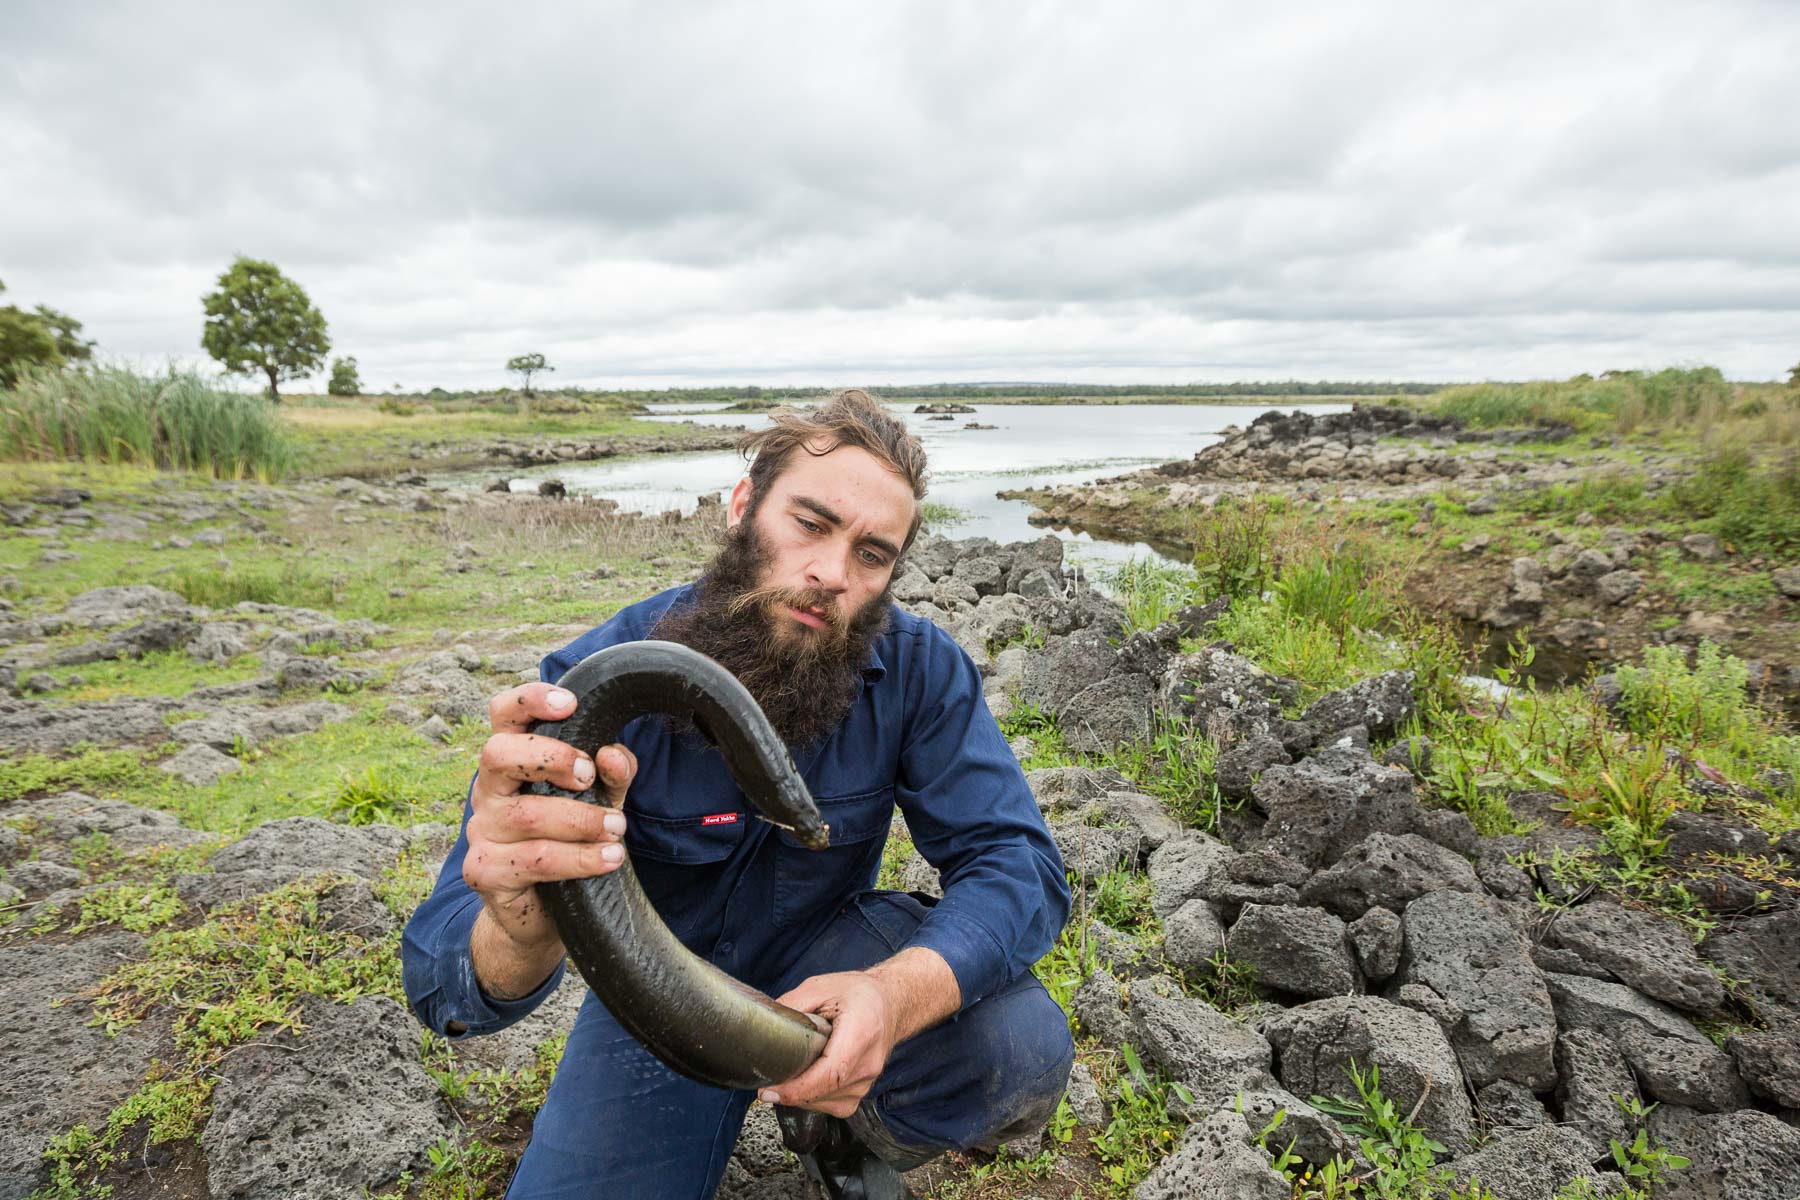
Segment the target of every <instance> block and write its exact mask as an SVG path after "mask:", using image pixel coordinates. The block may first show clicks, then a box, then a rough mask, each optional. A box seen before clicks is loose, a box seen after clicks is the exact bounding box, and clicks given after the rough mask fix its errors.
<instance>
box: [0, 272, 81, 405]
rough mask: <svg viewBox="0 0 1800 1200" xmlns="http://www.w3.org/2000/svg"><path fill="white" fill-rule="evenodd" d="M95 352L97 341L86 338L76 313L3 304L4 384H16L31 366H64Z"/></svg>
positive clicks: (0, 351) (1, 286)
mask: <svg viewBox="0 0 1800 1200" xmlns="http://www.w3.org/2000/svg"><path fill="white" fill-rule="evenodd" d="M5 290H6V284H5V283H0V292H4V291H5ZM93 356H94V343H92V342H89V341H84V340H83V339H82V337H81V322H80V321H77V320H76V319H75V318H74V317H71V316H68V315H67V314H65V313H59V312H57V311H56V310H55V309H54V308H46V307H45V306H44V305H42V304H40V305H38V306H37V311H36V312H26V311H25V310H24V309H22V308H20V307H18V306H17V305H14V304H8V305H7V306H6V307H4V308H0V387H10V386H12V385H13V384H14V383H16V382H17V381H18V378H19V375H20V373H21V372H23V371H24V370H25V369H26V368H28V367H60V366H62V365H64V364H65V363H70V362H78V361H82V360H85V359H89V358H92V357H93Z"/></svg>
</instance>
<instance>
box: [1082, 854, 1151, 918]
mask: <svg viewBox="0 0 1800 1200" xmlns="http://www.w3.org/2000/svg"><path fill="white" fill-rule="evenodd" d="M1150 890H1151V889H1150V877H1149V876H1148V875H1140V874H1138V873H1137V872H1135V871H1130V870H1127V869H1126V868H1124V867H1117V868H1114V869H1113V870H1111V871H1108V872H1107V873H1106V874H1104V875H1102V876H1101V877H1100V878H1099V879H1097V880H1095V881H1094V888H1093V891H1092V893H1091V900H1090V903H1091V906H1092V911H1093V914H1094V916H1095V917H1096V918H1097V919H1098V920H1099V921H1101V922H1102V923H1103V924H1106V925H1110V926H1111V927H1112V928H1114V929H1118V930H1121V931H1123V932H1125V933H1134V934H1135V933H1144V932H1146V931H1150V930H1153V929H1154V928H1155V927H1156V925H1157V920H1156V914H1154V913H1153V912H1151V911H1150Z"/></svg>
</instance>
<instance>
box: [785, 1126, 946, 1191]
mask: <svg viewBox="0 0 1800 1200" xmlns="http://www.w3.org/2000/svg"><path fill="white" fill-rule="evenodd" d="M775 1120H776V1123H777V1124H779V1125H780V1126H781V1143H782V1145H784V1146H786V1147H787V1148H788V1149H789V1150H792V1151H793V1152H794V1153H795V1154H796V1155H797V1156H798V1157H799V1159H800V1166H801V1169H802V1170H804V1171H805V1172H806V1177H807V1178H808V1179H810V1180H811V1181H812V1184H813V1187H814V1188H815V1189H817V1191H818V1194H819V1195H820V1196H823V1197H825V1198H826V1200H917V1198H916V1197H915V1196H914V1195H913V1193H912V1192H911V1191H910V1190H909V1189H908V1188H907V1186H906V1181H905V1180H904V1179H902V1178H901V1177H900V1172H898V1171H896V1170H894V1168H893V1167H891V1166H889V1165H888V1164H887V1163H886V1162H885V1161H884V1160H883V1159H882V1158H881V1156H879V1155H877V1154H875V1153H873V1152H872V1151H870V1150H869V1148H868V1147H866V1146H864V1145H863V1144H862V1143H861V1142H859V1141H857V1140H856V1135H855V1134H853V1133H851V1132H850V1125H849V1123H848V1122H847V1121H845V1120H843V1119H842V1118H841V1117H833V1116H830V1115H828V1114H826V1113H822V1112H813V1111H812V1110H811V1109H804V1108H789V1107H787V1106H786V1105H781V1104H778V1105H776V1106H775Z"/></svg>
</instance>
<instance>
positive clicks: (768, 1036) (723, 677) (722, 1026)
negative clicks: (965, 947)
mask: <svg viewBox="0 0 1800 1200" xmlns="http://www.w3.org/2000/svg"><path fill="white" fill-rule="evenodd" d="M558 686H560V687H562V688H565V689H567V690H568V691H570V692H573V693H574V694H575V712H574V713H573V714H572V715H570V716H569V717H567V718H566V719H564V720H561V721H540V722H538V723H537V724H535V725H534V726H533V727H532V730H531V731H532V732H533V733H536V734H541V735H543V736H545V737H553V738H557V739H559V740H561V741H564V742H567V743H568V744H569V745H571V746H574V747H575V748H576V749H577V750H580V751H581V752H582V753H584V754H590V755H591V754H593V753H594V752H595V751H596V750H598V749H599V748H600V747H601V746H607V745H611V744H612V743H613V742H616V741H618V740H619V731H620V730H622V729H623V728H624V727H625V725H626V723H627V722H629V721H631V720H632V719H633V718H635V717H638V716H641V715H643V714H645V713H653V712H654V713H666V714H668V715H669V716H672V717H675V718H677V719H688V720H691V721H692V722H693V724H694V726H695V727H696V728H697V729H698V730H699V731H700V732H701V733H702V734H703V735H704V736H705V737H706V738H707V740H709V741H710V742H712V743H713V744H714V745H715V746H716V747H717V748H718V750H719V753H720V754H722V755H724V757H725V764H726V766H727V767H729V768H730V770H731V777H732V778H733V779H734V780H736V781H737V785H738V787H740V788H741V789H743V792H744V795H745V796H747V797H749V799H750V802H751V803H752V804H754V805H755V806H756V807H757V808H758V809H760V810H761V811H762V813H763V815H764V816H765V817H767V818H768V819H769V820H770V821H772V822H774V823H775V824H777V825H779V826H781V827H782V828H784V829H786V830H788V831H789V832H790V833H792V834H793V835H794V836H795V837H796V838H798V839H799V840H800V841H801V842H802V843H803V844H804V845H806V846H808V847H809V848H811V849H814V850H822V849H824V848H825V846H826V844H827V842H828V840H829V831H828V830H827V828H826V826H825V823H824V821H823V820H822V819H821V818H820V816H819V809H818V806H817V805H816V804H814V803H813V798H812V793H811V792H809V791H808V790H807V787H806V783H805V782H804V781H803V780H802V779H801V778H800V772H799V771H798V770H797V769H796V768H795V767H794V760H793V758H792V757H791V756H790V755H789V754H788V750H787V746H786V745H784V744H783V743H782V740H781V738H780V737H779V736H777V735H776V733H775V730H774V729H773V728H772V727H771V726H770V725H769V720H768V718H767V717H765V716H764V715H763V711H762V709H761V708H760V707H759V706H758V705H757V703H756V700H755V699H754V698H753V697H752V696H751V695H750V693H749V692H748V691H747V690H745V688H744V685H743V684H741V683H739V682H738V681H737V679H736V678H734V677H733V676H732V675H731V673H730V672H728V671H727V670H725V668H724V667H721V666H720V665H719V664H718V663H716V662H714V661H713V660H712V659H710V658H707V657H706V656H705V655H703V654H701V653H699V652H698V651H695V650H690V649H689V648H688V647H686V646H682V645H678V644H676V643H674V642H627V643H624V644H622V645H618V646H609V647H607V648H606V649H604V650H600V651H597V652H595V653H593V654H590V655H589V656H588V657H586V658H584V659H582V660H581V661H580V662H579V663H577V664H576V665H575V666H574V667H572V668H570V670H569V672H568V673H567V674H566V675H564V676H563V677H562V679H561V680H559V681H558ZM527 790H529V791H532V792H535V793H537V794H539V795H552V796H572V797H573V798H575V799H577V800H580V801H583V802H585V803H588V804H600V803H603V801H604V796H602V795H598V794H596V793H595V791H594V789H593V788H589V789H588V790H587V791H584V792H579V793H577V792H568V791H564V790H563V789H562V788H559V787H555V786H554V785H551V784H545V783H534V784H530V785H528V787H527ZM538 894H539V895H540V896H541V897H543V900H544V907H545V908H546V909H548V910H549V913H550V916H551V919H552V920H554V921H555V922H556V929H557V932H558V933H560V934H561V935H562V940H563V945H564V946H565V947H567V948H568V951H569V958H570V959H571V960H573V961H574V963H575V967H576V969H577V970H579V971H580V972H581V977H582V978H583V979H585V980H587V984H588V986H589V987H591V988H593V989H594V994H595V995H596V996H598V997H600V1001H601V1003H603V1004H605V1005H606V1007H607V1010H608V1011H609V1012H611V1013H612V1015H613V1016H614V1017H615V1018H616V1019H617V1020H618V1022H619V1024H620V1025H622V1026H624V1027H625V1030H626V1031H627V1032H628V1033H630V1034H631V1035H632V1036H633V1037H635V1038H637V1040H638V1041H640V1042H642V1043H643V1044H644V1046H645V1047H646V1048H648V1049H649V1051H650V1052H651V1053H652V1054H654V1055H656V1057H657V1058H659V1059H661V1060H662V1061H663V1062H664V1063H666V1064H667V1065H668V1066H669V1067H670V1068H671V1069H672V1070H674V1071H676V1072H678V1073H680V1074H682V1075H685V1076H687V1077H688V1078H689V1079H692V1080H695V1081H697V1082H699V1083H705V1084H710V1085H712V1086H713V1087H722V1088H759V1087H767V1086H769V1085H770V1084H775V1083H780V1082H782V1081H783V1080H786V1079H791V1078H793V1077H794V1076H795V1075H798V1074H799V1073H800V1072H801V1071H803V1070H805V1069H806V1067H808V1066H810V1065H811V1064H812V1062H813V1060H814V1059H816V1058H818V1056H819V1054H820V1052H821V1051H823V1050H824V1048H825V1039H826V1037H827V1035H828V1034H829V1033H830V1029H831V1027H830V1025H829V1024H827V1023H826V1022H825V1021H823V1020H822V1019H820V1018H818V1017H815V1016H811V1015H809V1014H806V1013H802V1012H799V1011H797V1010H795V1009H792V1008H788V1007H787V1006H786V1005H782V1004H777V1003H775V1001H774V1000H772V999H770V998H769V997H768V996H766V995H764V994H763V993H762V992H759V991H757V990H756V989H755V988H753V987H750V986H748V985H747V984H744V983H740V982H739V981H737V980H736V979H733V978H732V977H731V976H729V975H727V974H726V973H725V972H723V971H721V970H719V968H717V967H715V966H713V965H712V964H711V963H709V962H707V961H705V960H704V959H702V958H700V957H698V956H697V955H695V954H694V953H693V952H692V951H690V950H689V949H688V948H687V947H686V946H683V945H682V944H681V942H680V941H679V940H677V938H676V937H675V935H674V934H673V933H671V932H670V931H669V927H668V926H667V925H666V924H664V923H663V919H662V918H661V917H660V916H658V915H657V913H656V910H655V909H654V908H652V907H651V906H650V901H649V899H648V897H646V896H645V895H644V889H643V886H642V885H641V884H640V883H638V878H637V873H636V872H635V871H634V870H633V869H632V866H631V857H630V855H629V854H627V855H626V858H625V861H624V862H623V863H621V864H620V865H619V867H618V868H617V869H616V870H614V871H611V872H609V873H608V874H605V875H596V876H593V877H591V878H588V879H571V880H565V881H562V882H558V883H542V884H539V885H538Z"/></svg>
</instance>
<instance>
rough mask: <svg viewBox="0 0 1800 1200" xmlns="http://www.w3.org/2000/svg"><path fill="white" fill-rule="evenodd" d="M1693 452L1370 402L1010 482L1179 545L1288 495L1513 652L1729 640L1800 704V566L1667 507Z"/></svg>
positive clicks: (1551, 663)
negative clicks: (1235, 504) (1095, 472)
mask: <svg viewBox="0 0 1800 1200" xmlns="http://www.w3.org/2000/svg"><path fill="white" fill-rule="evenodd" d="M1693 457H1694V456H1693V449H1692V447H1691V446H1686V445H1681V444H1677V443H1675V442H1674V441H1673V440H1672V439H1670V438H1668V437H1665V436H1659V435H1654V434H1651V433H1648V432H1646V433H1643V434H1640V435H1637V436H1634V437H1632V438H1624V439H1621V438H1618V437H1613V436H1602V437H1576V436H1574V435H1573V432H1572V431H1571V430H1570V429H1569V428H1567V427H1566V426H1558V427H1533V428H1524V429H1488V430H1474V429H1468V428H1464V427H1462V426H1461V425H1460V424H1458V423H1457V422H1455V421H1452V420H1450V419H1447V418H1443V417H1436V416H1432V415H1430V414H1424V413H1419V412H1416V411H1413V410H1411V409H1403V408H1385V407H1380V406H1369V405H1358V406H1357V407H1356V408H1355V409H1354V410H1353V411H1351V412H1348V413H1341V414H1332V415H1328V416H1309V415H1306V414H1301V413H1288V414H1284V413H1280V412H1269V413H1265V414H1264V415H1263V416H1261V417H1259V418H1257V420H1256V421H1254V422H1252V423H1251V425H1250V426H1249V427H1248V428H1246V429H1241V430H1230V431H1227V434H1226V436H1225V437H1224V438H1223V439H1222V440H1221V441H1219V442H1217V443H1215V444H1213V445H1211V446H1208V447H1206V448H1205V449H1203V450H1201V451H1199V452H1198V453H1196V454H1195V455H1194V456H1193V457H1192V458H1191V459H1183V460H1178V461H1174V462H1169V463H1165V464H1163V465H1161V466H1159V467H1155V468H1151V469H1148V470H1145V471H1139V472H1134V473H1132V474H1129V475H1124V476H1119V477H1116V478H1113V479H1108V480H1102V481H1100V482H1099V483H1098V484H1094V485H1065V486H1060V487H1055V488H1049V489H1039V490H1029V491H1023V492H1017V493H1008V494H1010V495H1014V496H1017V497H1018V498H1022V499H1028V500H1030V501H1032V502H1033V503H1034V504H1035V505H1037V507H1038V510H1039V512H1038V515H1037V516H1035V517H1034V518H1033V519H1034V521H1036V522H1037V523H1040V524H1044V525H1049V526H1074V527H1078V528H1092V529H1096V530H1113V531H1118V532H1125V533H1131V534H1134V535H1137V536H1143V537H1148V538H1150V539H1151V540H1152V541H1160V542H1161V543H1162V544H1164V545H1166V546H1167V547H1168V548H1169V550H1170V552H1171V553H1172V554H1175V555H1176V556H1177V557H1185V556H1186V555H1187V554H1189V553H1191V552H1192V549H1193V547H1194V544H1195V542H1196V540H1197V535H1196V526H1197V525H1198V524H1202V523H1204V522H1206V521H1207V520H1208V519H1209V516H1210V514H1211V513H1212V512H1213V511H1214V509H1215V508H1216V507H1217V506H1218V505H1219V504H1220V502H1221V501H1223V500H1226V499H1227V498H1236V499H1240V500H1242V499H1245V498H1248V497H1252V496H1254V497H1259V498H1262V499H1265V500H1267V499H1269V498H1276V503H1278V504H1281V505H1282V506H1283V511H1284V512H1286V513H1291V514H1292V516H1293V520H1294V521H1295V522H1297V523H1300V524H1304V525H1306V526H1309V527H1310V530H1309V532H1310V533H1312V534H1313V535H1314V536H1315V538H1316V539H1318V540H1328V539H1329V538H1330V537H1331V536H1333V535H1334V534H1336V535H1341V534H1343V533H1345V532H1350V531H1354V530H1357V529H1359V528H1360V529H1363V530H1366V531H1369V532H1372V533H1374V534H1375V535H1377V536H1376V539H1375V540H1376V541H1377V542H1378V543H1385V548H1386V552H1387V554H1388V555H1389V557H1391V558H1392V559H1393V560H1394V561H1396V562H1397V563H1399V564H1400V565H1401V567H1402V574H1403V586H1404V587H1405V589H1406V592H1407V594H1408V596H1409V597H1410V598H1411V599H1413V600H1414V601H1415V602H1417V603H1418V604H1419V605H1420V606H1421V607H1423V608H1424V609H1425V610H1427V611H1429V612H1432V613H1434V614H1438V615H1440V616H1442V617H1445V618H1454V619H1458V620H1461V621H1463V622H1465V623H1466V626H1467V629H1468V632H1469V636H1470V637H1471V639H1473V640H1477V641H1480V642H1482V643H1484V644H1486V645H1488V646H1489V647H1490V648H1491V649H1492V650H1494V651H1497V650H1498V649H1499V648H1500V647H1502V646H1504V645H1505V644H1506V643H1507V642H1509V641H1510V640H1512V639H1514V638H1516V637H1518V636H1520V635H1521V634H1523V635H1525V636H1527V637H1529V638H1530V639H1531V640H1532V641H1533V642H1535V643H1536V644H1537V645H1538V647H1539V650H1540V654H1539V661H1538V668H1539V673H1540V675H1542V676H1543V677H1545V678H1579V677H1580V676H1581V675H1582V674H1583V673H1584V672H1585V671H1586V670H1588V669H1589V668H1590V667H1594V666H1596V665H1599V666H1604V664H1607V663H1611V662H1616V661H1624V660H1628V659H1630V658H1632V657H1633V656H1635V655H1637V654H1638V653H1640V652H1641V651H1642V650H1643V649H1644V648H1645V647H1646V646H1652V645H1663V644H1686V645H1694V644H1697V643H1698V642H1700V641H1701V640H1711V641H1714V642H1717V643H1719V644H1721V645H1724V646H1726V647H1728V648H1729V649H1731V650H1732V652H1733V653H1735V654H1737V655H1738V656H1739V657H1742V658H1744V659H1746V660H1749V661H1752V662H1754V663H1756V664H1757V670H1758V672H1759V675H1760V677H1761V679H1762V682H1763V684H1764V686H1767V687H1768V688H1770V689H1771V690H1773V691H1775V692H1777V693H1779V694H1781V695H1784V696H1787V697H1790V698H1792V699H1793V700H1794V701H1795V702H1797V703H1800V566H1796V565H1795V564H1794V563H1792V562H1791V561H1784V560H1783V558H1782V557H1780V556H1778V555H1773V554H1767V553H1756V552H1752V551H1743V552H1740V550H1739V549H1738V547H1736V546H1734V545H1733V544H1731V542H1730V541H1729V539H1725V538H1721V537H1719V536H1716V535H1715V534H1713V533H1711V532H1707V531H1706V528H1705V523H1704V522H1702V521H1699V520H1697V519H1695V515H1694V514H1691V513H1686V514H1684V513H1682V512H1681V511H1680V510H1679V506H1674V505H1667V504H1664V505H1661V506H1660V511H1655V510H1656V509H1658V508H1659V506H1658V505H1657V503H1656V499H1657V498H1658V497H1659V496H1667V495H1670V494H1671V489H1672V488H1673V487H1674V486H1675V485H1676V484H1677V483H1678V482H1679V481H1680V480H1682V479H1684V478H1685V477H1686V476H1687V475H1688V474H1689V473H1690V472H1691V470H1692V469H1693ZM1614 478H1620V479H1625V478H1628V479H1629V480H1630V489H1628V490H1627V493H1626V494H1625V495H1624V496H1617V495H1610V494H1608V492H1607V489H1606V487H1605V485H1606V484H1607V483H1608V482H1609V481H1611V480H1612V479H1614ZM1632 490H1635V491H1636V493H1637V494H1636V495H1632V494H1631V491H1632ZM1608 505H1612V506H1615V507H1616V508H1617V511H1609V509H1608V507H1607V506H1608ZM1596 509H1598V510H1599V511H1598V512H1596V511H1594V510H1596Z"/></svg>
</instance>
